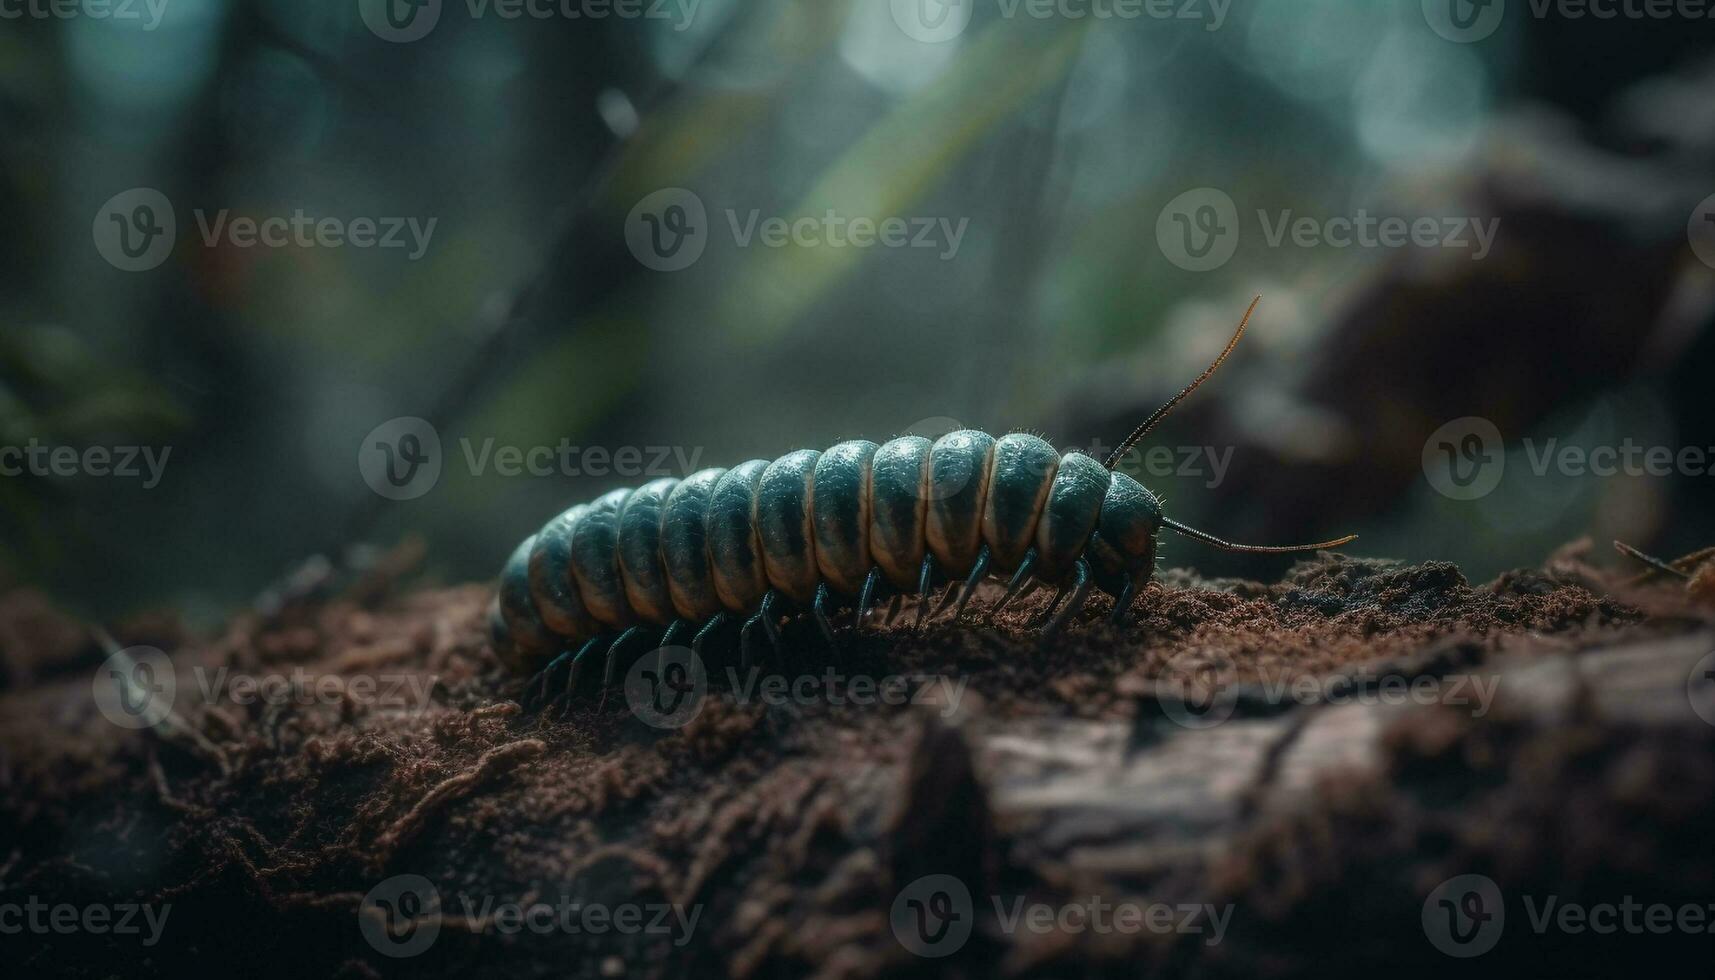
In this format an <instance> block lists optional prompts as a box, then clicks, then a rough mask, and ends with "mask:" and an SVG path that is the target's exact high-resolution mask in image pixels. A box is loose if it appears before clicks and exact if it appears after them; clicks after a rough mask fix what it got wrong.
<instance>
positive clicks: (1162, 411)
mask: <svg viewBox="0 0 1715 980" xmlns="http://www.w3.org/2000/svg"><path fill="white" fill-rule="evenodd" d="M1261 302H1262V297H1261V296H1258V297H1256V298H1255V299H1253V300H1251V305H1250V309H1248V310H1245V315H1244V319H1242V320H1240V321H1239V328H1238V329H1237V330H1235V331H1233V339H1232V340H1229V341H1227V346H1226V347H1225V348H1224V349H1223V350H1222V351H1221V356H1220V357H1217V358H1215V363H1213V364H1211V365H1209V368H1208V370H1206V371H1204V372H1203V373H1202V374H1199V375H1198V376H1197V380H1195V381H1193V382H1191V383H1190V384H1188V385H1186V386H1185V387H1184V388H1182V389H1180V391H1179V394H1177V395H1174V396H1173V397H1172V398H1169V399H1168V400H1167V404H1165V405H1163V406H1161V407H1160V408H1158V409H1156V410H1155V411H1154V412H1153V413H1152V414H1151V415H1150V416H1149V418H1146V419H1144V420H1143V424H1142V425H1140V426H1138V427H1137V428H1135V429H1133V430H1131V435H1129V436H1126V437H1125V440H1124V441H1123V442H1121V443H1120V444H1119V446H1118V447H1116V448H1115V449H1114V451H1113V452H1111V453H1108V458H1107V459H1105V460H1103V461H1102V465H1103V466H1105V467H1107V468H1108V469H1110V470H1111V469H1113V468H1114V467H1115V466H1117V465H1119V461H1120V459H1122V458H1123V457H1124V456H1125V454H1126V453H1129V452H1131V450H1132V447H1133V446H1136V445H1137V444H1138V443H1139V442H1142V441H1143V437H1144V436H1147V435H1149V433H1150V431H1151V430H1153V429H1154V428H1155V427H1156V426H1157V425H1159V424H1160V422H1161V420H1162V419H1164V418H1166V417H1167V415H1168V413H1169V412H1172V411H1173V407H1174V406H1175V405H1178V404H1179V403H1180V402H1182V401H1184V400H1185V396H1186V395H1189V394H1190V393H1192V392H1193V391H1196V390H1197V386H1198V385H1200V384H1202V383H1203V382H1205V381H1207V380H1209V376H1210V375H1212V374H1214V373H1215V370H1216V369H1217V368H1219V367H1220V366H1221V362H1222V361H1225V360H1226V359H1227V355H1228V354H1231V353H1232V352H1233V348H1234V347H1237V346H1238V345H1239V338H1240V337H1243V336H1244V335H1245V325H1246V324H1248V323H1250V322H1251V314H1252V313H1255V312H1256V306H1257V304H1258V303H1261Z"/></svg>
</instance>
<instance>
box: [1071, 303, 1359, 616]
mask: <svg viewBox="0 0 1715 980" xmlns="http://www.w3.org/2000/svg"><path fill="white" fill-rule="evenodd" d="M1260 302H1262V297H1261V296H1258V297H1256V298H1255V299H1253V300H1251V305H1250V308H1249V309H1247V310H1245V315H1244V316H1243V317H1242V318H1241V319H1240V320H1239V325H1238V329H1236V330H1234V331H1233V336H1232V339H1230V340H1228V341H1227V345H1226V346H1225V347H1223V348H1222V349H1221V353H1220V354H1219V355H1218V356H1217V357H1216V358H1215V360H1214V362H1213V363H1211V364H1210V365H1209V366H1208V368H1207V369H1205V370H1204V371H1203V373H1202V374H1200V375H1198V376H1197V378H1196V379H1195V380H1193V381H1192V382H1191V383H1190V384H1188V385H1186V386H1185V387H1184V388H1181V389H1180V390H1179V393H1178V394H1176V395H1174V396H1173V397H1172V398H1169V399H1168V400H1167V403H1166V404H1164V405H1162V406H1161V407H1160V408H1158V409H1156V410H1155V411H1154V412H1151V413H1150V415H1149V417H1148V418H1146V419H1144V420H1143V422H1142V423H1141V424H1139V425H1138V426H1137V428H1135V429H1133V430H1132V431H1131V433H1130V434H1129V435H1127V436H1126V437H1125V438H1124V439H1123V440H1121V441H1120V444H1119V445H1118V446H1116V447H1115V448H1114V451H1113V452H1111V453H1109V454H1108V457H1107V459H1106V460H1105V461H1104V462H1103V465H1104V466H1106V467H1107V468H1108V470H1109V471H1111V473H1112V479H1111V480H1110V482H1109V484H1108V493H1107V497H1106V498H1105V499H1104V500H1103V501H1102V515H1101V519H1100V521H1099V522H1098V523H1097V525H1096V532H1095V534H1094V535H1093V536H1092V537H1091V540H1090V545H1089V549H1088V552H1087V554H1088V556H1089V559H1090V567H1091V569H1092V570H1093V571H1094V572H1095V573H1096V582H1097V584H1098V585H1100V586H1101V587H1102V589H1103V590H1105V591H1107V592H1109V593H1110V594H1113V595H1119V594H1120V589H1122V588H1123V587H1124V585H1125V584H1126V582H1127V581H1128V578H1129V580H1130V581H1131V582H1133V583H1135V584H1138V585H1141V584H1142V583H1143V582H1144V581H1147V580H1148V578H1149V576H1150V574H1151V573H1152V572H1153V570H1154V566H1155V554H1156V540H1155V536H1156V533H1157V532H1158V531H1160V530H1161V529H1162V528H1167V529H1168V530H1170V531H1173V532H1175V533H1177V534H1182V535H1184V536H1186V537H1188V538H1193V539H1195V540H1197V541H1201V542H1203V543H1204V544H1207V545H1211V546H1213V547H1216V548H1220V549H1221V550H1223V551H1237V552H1245V553H1248V554H1290V553H1292V552H1300V551H1317V550H1320V549H1323V548H1337V547H1339V546H1340V545H1343V544H1346V543H1348V542H1350V541H1353V540H1356V539H1357V535H1355V534H1348V535H1346V536H1345V537H1341V538H1334V539H1332V540H1329V541H1318V542H1316V543H1315V544H1294V545H1256V544H1234V543H1232V542H1230V541H1223V540H1221V539H1220V538H1217V537H1215V536H1214V535H1212V534H1209V533H1208V532H1206V531H1199V530H1197V529H1196V528H1193V527H1188V526H1186V525H1184V524H1181V523H1179V522H1178V521H1175V520H1172V519H1170V518H1168V517H1166V516H1164V515H1163V514H1162V512H1161V501H1160V498H1158V497H1156V495H1155V494H1153V493H1151V492H1150V491H1149V490H1148V489H1146V488H1145V487H1144V486H1143V485H1142V484H1140V483H1138V482H1137V481H1136V480H1134V479H1132V478H1131V477H1129V476H1127V475H1125V474H1124V473H1121V472H1119V471H1118V470H1115V469H1114V467H1115V466H1117V465H1118V464H1119V461H1120V460H1122V459H1124V458H1125V456H1126V454H1127V453H1129V452H1131V450H1132V449H1133V448H1134V447H1135V446H1136V445H1137V444H1138V443H1139V442H1141V441H1142V440H1143V438H1144V437H1145V436H1147V435H1149V434H1150V432H1152V431H1154V430H1155V427H1156V426H1157V425H1159V424H1161V421H1162V420H1163V419H1165V418H1167V416H1168V415H1169V414H1171V413H1172V411H1173V409H1174V407H1175V406H1177V405H1178V404H1179V403H1180V402H1182V401H1184V400H1185V397H1186V396H1187V395H1189V394H1191V393H1192V392H1193V391H1196V390H1197V388H1198V387H1199V386H1201V385H1202V384H1203V382H1205V381H1207V380H1209V378H1210V377H1211V376H1213V375H1214V373H1215V371H1216V370H1218V369H1219V368H1220V366H1221V365H1222V363H1224V362H1225V361H1226V359H1227V356H1228V355H1230V354H1231V353H1232V352H1233V348H1235V347H1237V346H1238V345H1239V339H1240V338H1241V337H1243V336H1244V335H1245V327H1246V326H1247V325H1249V323H1250V319H1251V314H1253V313H1255V312H1256V308H1257V304H1258V303H1260Z"/></svg>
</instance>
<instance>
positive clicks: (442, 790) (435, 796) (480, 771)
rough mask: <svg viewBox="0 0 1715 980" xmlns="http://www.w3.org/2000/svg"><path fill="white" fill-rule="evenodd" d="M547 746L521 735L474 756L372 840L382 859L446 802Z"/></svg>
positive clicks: (418, 828)
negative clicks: (473, 760)
mask: <svg viewBox="0 0 1715 980" xmlns="http://www.w3.org/2000/svg"><path fill="white" fill-rule="evenodd" d="M547 748H548V744H547V743H546V742H543V741H541V740H540V739H534V738H530V739H523V740H521V741H517V742H509V743H507V744H506V745H501V746H497V747H496V748H492V749H489V750H488V751H487V752H484V753H483V754H482V756H481V757H480V758H478V759H477V760H476V765H474V766H472V767H471V768H470V769H467V770H466V771H464V772H461V773H459V774H458V775H456V776H451V777H449V778H447V779H445V780H442V781H441V782H440V783H439V784H437V785H436V786H435V788H434V789H431V790H429V792H428V793H427V794H425V795H424V796H423V798H422V799H420V800H418V801H417V803H416V804H415V805H414V806H412V807H411V809H410V810H408V811H406V813H405V815H404V816H402V817H400V818H399V819H398V820H397V821H395V822H394V824H393V826H391V827H389V828H388V829H387V830H386V831H384V832H382V834H381V836H380V837H377V838H376V840H375V848H376V852H377V854H378V855H380V856H381V860H382V861H383V862H385V860H386V858H387V856H389V855H391V854H392V853H393V852H394V851H395V850H397V849H398V847H399V845H401V844H403V843H405V842H406V841H407V840H409V839H411V838H412V837H415V836H416V835H417V834H418V833H420V832H421V831H422V829H423V827H424V825H425V824H426V823H427V822H428V819H429V817H431V816H433V815H434V814H435V812H436V811H438V810H441V809H443V808H444V807H446V806H447V805H448V804H450V803H452V802H454V801H455V800H458V799H460V798H462V797H464V796H466V795H468V794H469V793H470V792H471V791H472V790H474V789H476V788H477V787H478V786H481V785H482V784H483V783H485V782H487V781H488V780H489V779H492V778H493V777H495V776H498V775H500V774H502V773H505V772H508V771H510V770H511V769H512V768H513V767H515V766H517V765H518V764H519V763H521V762H526V761H528V760H530V759H534V758H536V757H537V756H539V755H541V754H542V753H543V752H544V751H546V750H547Z"/></svg>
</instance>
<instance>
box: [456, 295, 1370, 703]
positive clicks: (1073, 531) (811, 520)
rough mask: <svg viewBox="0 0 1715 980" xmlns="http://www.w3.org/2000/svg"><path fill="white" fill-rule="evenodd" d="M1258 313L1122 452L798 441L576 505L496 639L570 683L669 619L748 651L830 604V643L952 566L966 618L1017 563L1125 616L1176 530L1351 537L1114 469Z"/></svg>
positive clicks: (970, 437)
mask: <svg viewBox="0 0 1715 980" xmlns="http://www.w3.org/2000/svg"><path fill="white" fill-rule="evenodd" d="M1255 308H1256V304H1255V302H1253V303H1252V304H1251V309H1252V310H1253V311H1254V309H1255ZM1249 318H1250V313H1249V312H1247V313H1246V314H1245V319H1244V320H1243V321H1241V322H1240V324H1239V327H1238V330H1237V331H1236V332H1235V333H1234V334H1233V337H1232V340H1231V341H1229V342H1228V344H1227V347H1226V349H1225V350H1224V351H1223V352H1222V353H1221V355H1220V357H1218V358H1216V360H1215V362H1214V363H1213V364H1211V365H1210V366H1209V369H1208V370H1207V371H1205V372H1204V373H1203V375H1202V376H1201V377H1199V378H1198V379H1197V380H1196V381H1193V382H1192V383H1191V384H1190V385H1188V386H1186V387H1185V389H1184V390H1182V391H1181V392H1179V394H1178V395H1176V396H1175V397H1174V398H1173V399H1172V400H1170V401H1169V402H1168V403H1167V404H1166V405H1164V406H1162V408H1161V409H1159V410H1158V411H1157V412H1156V413H1155V414H1154V415H1152V416H1151V417H1150V418H1149V419H1148V420H1146V421H1145V422H1144V423H1143V424H1142V425H1140V426H1138V428H1137V429H1136V430H1134V431H1133V432H1132V434H1131V435H1130V436H1128V437H1127V439H1126V440H1125V441H1124V442H1123V443H1122V444H1121V445H1120V446H1119V447H1117V448H1116V449H1115V450H1114V452H1113V453H1112V454H1111V455H1110V456H1109V457H1108V458H1107V460H1106V461H1105V462H1104V461H1098V460H1096V459H1095V458H1093V457H1091V456H1087V455H1085V454H1083V453H1078V452H1068V453H1064V454H1061V453H1059V452H1057V451H1056V450H1055V449H1054V447H1053V446H1051V445H1049V444H1048V443H1047V442H1046V441H1044V440H1043V439H1041V438H1038V437H1037V436H1034V435H1030V434H1027V433H1019V432H1014V433H1010V434H1006V435H1002V436H999V437H998V438H997V437H995V436H991V435H989V434H988V433H984V432H978V431H975V430H969V429H967V430H961V431H957V432H952V433H949V434H947V435H945V436H942V437H941V438H939V439H937V440H935V441H933V442H931V441H930V440H928V439H925V438H922V437H920V436H901V437H899V438H897V439H893V440H890V441H888V442H886V443H882V444H880V445H877V444H876V443H874V442H870V441H867V440H853V441H849V442H842V443H839V444H838V445H836V446H834V447H832V448H830V449H828V450H826V451H823V452H817V451H814V450H798V451H796V452H791V453H787V454H786V455H784V456H782V457H780V458H779V459H776V460H774V461H772V462H769V461H767V460H760V459H755V460H750V461H748V462H745V463H740V464H739V465H737V466H735V467H732V468H731V469H707V470H702V471H700V472H697V473H694V474H692V475H690V476H688V477H686V478H685V479H683V480H674V479H662V480H655V481H653V482H650V483H646V484H644V485H643V486H641V487H637V488H635V489H629V490H615V491H612V492H611V493H608V494H605V495H604V496H602V497H600V498H598V499H596V500H595V501H594V502H592V503H588V504H578V505H576V506H574V507H572V508H570V509H568V510H567V511H565V512H564V513H562V514H560V515H559V516H557V517H555V518H553V519H552V520H550V521H549V522H548V523H547V524H546V525H544V526H543V527H542V529H541V530H540V531H538V532H537V533H536V534H534V535H532V536H531V537H529V538H526V539H525V540H524V542H523V543H521V544H520V545H519V546H518V547H517V548H516V549H515V550H514V551H513V553H512V556H511V558H510V559H509V560H508V561H507V563H506V566H505V568H504V570H503V571H502V572H501V578H500V588H499V593H498V595H497V597H496V601H495V604H494V606H493V608H492V611H491V616H490V626H491V629H492V632H493V640H494V645H495V649H496V651H497V652H498V653H499V655H500V657H501V658H502V660H503V661H504V662H505V663H506V664H507V666H509V667H510V668H512V669H514V670H515V671H518V672H531V671H536V670H539V669H541V668H543V667H544V665H547V668H548V671H549V672H551V671H552V670H554V669H556V668H558V667H559V666H561V665H565V664H569V665H570V671H571V673H570V676H569V678H568V683H567V689H568V690H570V689H571V688H572V687H573V686H574V685H575V683H576V681H577V679H578V676H579V674H580V673H581V672H582V670H583V668H585V667H586V666H588V664H589V663H590V661H591V660H592V658H596V657H598V656H600V659H601V660H603V662H604V663H603V672H604V676H605V678H606V680H607V681H609V682H611V680H612V679H613V671H614V665H615V661H616V658H617V650H618V648H619V647H621V646H622V645H623V644H624V643H625V642H626V641H627V640H629V639H631V638H632V637H634V636H636V635H637V634H638V633H639V632H641V631H644V630H649V629H655V630H660V631H662V635H661V638H660V642H661V645H667V644H668V643H670V642H672V641H673V639H674V638H675V637H676V636H678V635H680V633H681V632H682V631H685V630H689V629H691V628H693V627H695V628H696V637H697V639H696V641H695V643H694V644H693V645H694V646H697V647H699V648H700V646H701V642H702V640H703V639H704V638H705V637H706V636H707V635H708V634H709V633H710V631H712V630H713V629H714V628H715V627H716V626H718V625H719V624H720V623H722V622H724V621H725V620H726V619H727V618H728V617H732V616H739V617H742V618H743V620H744V626H743V630H742V633H741V636H742V638H743V640H744V642H745V644H746V649H747V650H748V644H749V641H750V636H751V633H752V632H753V630H754V629H755V628H757V627H760V628H762V629H763V630H764V631H765V632H767V633H768V635H769V636H770V637H771V638H773V639H774V640H775V641H776V643H777V642H778V633H777V630H778V618H779V616H780V614H781V606H782V605H783V604H784V605H790V606H793V607H798V608H805V607H808V608H809V609H810V610H812V611H813V613H814V615H815V617H816V620H817V622H818V623H819V624H820V626H821V628H822V630H823V632H824V633H825V634H826V635H827V636H828V638H829V640H830V641H832V639H833V635H834V631H833V626H832V623H831V620H830V618H829V616H830V610H831V608H832V606H833V604H834V603H835V602H836V601H837V600H836V599H835V597H842V598H845V599H848V600H850V602H849V604H850V605H853V606H854V607H855V610H856V613H855V618H856V621H857V622H858V623H861V622H862V621H863V618H864V615H865V613H866V612H867V611H868V609H869V608H870V606H871V604H872V602H873V600H874V598H875V596H876V595H877V594H878V592H880V591H882V590H888V591H891V592H893V593H895V594H897V593H902V592H904V593H913V594H916V595H917V596H918V597H919V599H920V601H921V602H922V603H923V604H924V606H923V607H920V613H919V615H921V609H922V608H925V607H926V604H927V599H928V595H929V591H930V588H931V586H932V585H934V584H935V582H936V581H937V579H940V580H945V579H946V578H953V579H963V580H964V588H963V589H962V591H961V592H960V593H959V597H958V607H957V609H958V611H957V612H956V613H955V618H958V617H959V616H962V614H963V611H964V607H965V604H966V602H967V601H968V600H969V599H970V596H971V594H972V593H973V592H974V591H975V589H976V587H977V585H978V584H979V583H980V582H981V581H982V580H983V579H985V578H986V577H987V576H989V575H1010V576H1011V577H1012V578H1011V584H1010V586H1009V588H1008V590H1007V592H1006V595H1005V597H1004V598H1003V599H1002V600H1001V601H1000V602H999V603H998V604H997V605H996V607H995V609H999V608H1000V607H1001V606H1004V605H1006V604H1007V603H1008V602H1009V601H1010V600H1011V599H1012V598H1013V597H1014V596H1015V595H1017V594H1018V592H1019V591H1020V590H1021V589H1022V588H1023V587H1024V586H1025V585H1028V584H1030V583H1032V582H1039V583H1047V584H1049V585H1053V586H1056V587H1058V590H1059V591H1058V593H1057V594H1056V597H1055V601H1054V603H1053V605H1051V606H1050V609H1049V618H1048V619H1047V622H1046V625H1045V627H1044V630H1045V633H1051V632H1053V631H1054V630H1056V629H1057V628H1058V627H1059V626H1060V625H1061V624H1062V623H1064V622H1065V621H1067V620H1068V619H1070V618H1071V617H1073V616H1075V615H1076V614H1077V612H1078V611H1079V610H1080V609H1081V608H1082V606H1083V605H1084V602H1085V600H1086V599H1087V597H1088V594H1089V591H1090V589H1091V588H1092V587H1094V588H1099V589H1101V590H1102V591H1104V592H1106V593H1108V594H1109V595H1112V596H1114V597H1115V600H1116V602H1115V607H1114V619H1115V620H1116V621H1118V620H1119V619H1120V618H1122V617H1123V616H1124V614H1125V612H1126V610H1127V608H1128V607H1129V605H1130V603H1131V600H1132V599H1133V597H1134V596H1135V595H1136V594H1137V591H1138V590H1139V589H1140V588H1141V587H1142V585H1144V584H1145V583H1147V582H1148V581H1149V579H1150V576H1151V575H1152V573H1153V571H1154V566H1155V554H1156V535H1157V533H1158V532H1159V531H1160V530H1161V529H1162V528H1163V527H1166V528H1169V529H1171V530H1174V531H1177V532H1179V533H1182V534H1186V535H1188V536H1190V537H1194V538H1197V539H1199V540H1202V541H1205V542H1207V543H1210V544H1213V545H1215V546H1217V547H1221V548H1226V549H1229V550H1236V551H1252V552H1258V551H1260V552H1287V551H1299V550H1309V549H1314V548H1324V547H1334V546H1337V545H1340V544H1344V543H1346V542H1347V541H1349V540H1351V538H1350V537H1347V538H1341V539H1338V540H1334V541H1324V542H1320V543H1317V544H1313V545H1291V546H1285V547H1263V546H1254V545H1234V544H1229V543H1227V542H1224V541H1221V540H1219V539H1217V538H1214V537H1211V536H1210V535H1207V534H1205V533H1204V532H1201V531H1197V530H1195V529H1193V528H1188V527H1186V526H1184V525H1182V524H1178V523H1176V522H1174V521H1172V520H1169V519H1167V518H1166V517H1164V516H1163V514H1162V511H1161V503H1160V501H1159V500H1158V499H1157V498H1156V496H1155V495H1154V494H1153V493H1151V492H1150V491H1149V490H1148V489H1147V488H1145V487H1144V486H1143V485H1142V484H1140V483H1138V482H1137V481H1136V480H1134V479H1132V478H1131V477H1130V476H1127V475H1126V474H1124V473H1121V472H1118V471H1116V470H1115V469H1114V468H1113V467H1114V465H1115V464H1116V463H1117V462H1118V460H1119V459H1121V458H1122V457H1123V456H1124V455H1125V454H1126V453H1127V452H1129V451H1130V449H1131V447H1132V446H1134V445H1136V444H1137V442H1138V441H1139V440H1141V439H1142V438H1143V437H1144V436H1145V435H1147V434H1148V432H1149V431H1150V430H1151V429H1152V428H1153V427H1154V426H1155V424H1156V423H1157V422H1159V421H1160V419H1161V418H1163V417H1165V416H1166V414H1167V413H1168V411H1170V410H1171V409H1172V408H1173V406H1174V405H1176V404H1177V403H1178V402H1179V401H1180V400H1181V399H1183V398H1184V397H1185V396H1186V395H1188V394H1189V393H1190V392H1191V391H1193V390H1194V389H1195V388H1196V387H1197V386H1198V385H1199V384H1201V383H1202V382H1203V381H1204V380H1205V379H1207V378H1208V377H1209V376H1210V375H1211V374H1213V373H1214V371H1215V369H1216V368H1218V367H1219V366H1220V364H1221V362H1222V361H1223V360H1225V359H1226V357H1227V355H1228V354H1229V353H1231V351H1232V349H1233V347H1234V346H1235V345H1236V344H1237V343H1238V340H1239V338H1240V337H1241V336H1243V334H1244V329H1245V324H1246V323H1247V322H1248V321H1249ZM1068 595H1070V597H1071V601H1070V602H1069V603H1067V604H1066V605H1065V607H1064V608H1061V607H1060V603H1061V601H1062V600H1063V599H1065V598H1066V597H1067V596H1068ZM950 599H951V597H950V596H949V601H950ZM1056 610H1058V612H1056ZM990 615H991V616H992V615H993V611H992V610H991V613H990ZM604 644H605V645H606V652H605V656H603V655H600V654H598V651H599V650H600V649H601V648H602V647H603V645H604ZM545 673H546V672H545ZM546 686H547V685H546V678H544V685H543V687H544V690H545V689H546Z"/></svg>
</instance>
